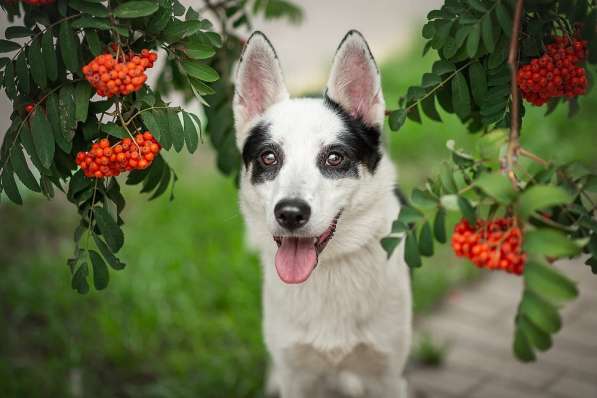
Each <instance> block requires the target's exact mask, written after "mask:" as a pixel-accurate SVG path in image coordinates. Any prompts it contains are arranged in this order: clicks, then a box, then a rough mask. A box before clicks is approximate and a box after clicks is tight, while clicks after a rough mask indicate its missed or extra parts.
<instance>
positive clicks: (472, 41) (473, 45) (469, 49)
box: [466, 23, 481, 58]
mask: <svg viewBox="0 0 597 398" xmlns="http://www.w3.org/2000/svg"><path fill="white" fill-rule="evenodd" d="M480 38H481V25H480V24H478V23H477V24H474V25H473V28H472V30H471V33H469V35H468V38H467V39H466V53H467V54H468V56H469V57H470V58H475V55H477V51H479V39H480Z"/></svg>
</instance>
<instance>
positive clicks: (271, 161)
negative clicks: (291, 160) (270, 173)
mask: <svg viewBox="0 0 597 398" xmlns="http://www.w3.org/2000/svg"><path fill="white" fill-rule="evenodd" d="M259 159H261V163H262V164H263V165H264V166H273V165H275V164H277V163H278V158H277V157H276V154H275V153H273V152H272V151H265V152H263V153H262V154H261V156H260V157H259Z"/></svg>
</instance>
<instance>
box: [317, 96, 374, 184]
mask: <svg viewBox="0 0 597 398" xmlns="http://www.w3.org/2000/svg"><path fill="white" fill-rule="evenodd" d="M323 103H324V105H325V106H327V107H328V108H330V109H331V110H332V111H334V112H335V113H336V114H337V115H338V116H339V117H340V119H342V122H343V123H344V126H345V129H344V131H341V132H339V134H338V143H337V146H339V147H341V148H342V150H343V152H344V153H345V154H346V155H348V159H350V160H352V161H353V162H356V163H360V164H363V165H364V166H365V167H366V168H367V170H368V171H369V172H370V173H371V174H374V173H375V170H376V169H377V165H378V164H379V161H380V160H381V151H380V148H379V147H380V140H381V131H380V128H379V127H375V126H369V125H367V124H366V123H365V122H364V121H363V120H362V119H361V118H354V117H353V116H351V115H350V114H349V113H348V112H346V110H344V108H342V106H341V105H340V104H338V103H337V102H335V101H334V100H332V99H331V98H329V97H328V96H327V95H326V96H325V97H324V100H323ZM322 153H323V152H322ZM327 153H329V151H328V152H327ZM320 156H321V155H320ZM324 164H325V163H324ZM318 165H319V166H321V162H320V160H318ZM354 166H355V167H356V166H357V165H356V164H355V165H354ZM320 170H321V167H320ZM356 170H357V174H356V175H354V173H352V174H349V175H346V176H347V177H358V169H356ZM322 173H324V171H323V170H322ZM328 174H329V173H328ZM334 174H337V173H334ZM324 176H327V175H326V174H325V173H324ZM336 178H338V177H336Z"/></svg>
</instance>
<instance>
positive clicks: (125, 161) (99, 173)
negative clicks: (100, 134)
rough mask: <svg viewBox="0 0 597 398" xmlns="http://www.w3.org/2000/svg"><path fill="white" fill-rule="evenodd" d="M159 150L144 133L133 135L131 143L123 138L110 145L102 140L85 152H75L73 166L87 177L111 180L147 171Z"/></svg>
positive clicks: (106, 140) (154, 141) (152, 138)
mask: <svg viewBox="0 0 597 398" xmlns="http://www.w3.org/2000/svg"><path fill="white" fill-rule="evenodd" d="M160 149H161V147H160V144H158V142H157V141H156V139H155V138H154V137H153V135H151V133H150V132H149V131H146V132H144V133H142V134H141V133H139V134H137V135H136V136H135V139H134V141H133V140H132V139H130V138H125V139H123V140H122V141H118V142H116V143H114V144H113V145H110V141H109V140H108V139H107V138H103V139H101V140H99V141H98V142H96V143H94V144H93V145H92V146H91V150H89V151H88V152H79V153H78V154H77V158H76V162H77V165H79V167H81V169H82V170H83V172H84V173H85V176H87V177H95V178H103V177H115V176H117V175H119V174H120V173H122V172H125V171H131V170H142V169H145V168H147V167H149V165H151V162H153V160H154V159H155V157H156V156H157V155H158V153H159V152H160Z"/></svg>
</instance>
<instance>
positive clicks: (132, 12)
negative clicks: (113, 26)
mask: <svg viewBox="0 0 597 398" xmlns="http://www.w3.org/2000/svg"><path fill="white" fill-rule="evenodd" d="M159 8H160V7H159V3H158V2H156V1H129V2H126V3H123V4H121V5H119V6H118V7H116V9H115V10H114V16H115V17H117V18H139V17H146V16H148V15H151V14H153V13H154V12H156V11H157V10H158V9H159Z"/></svg>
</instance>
